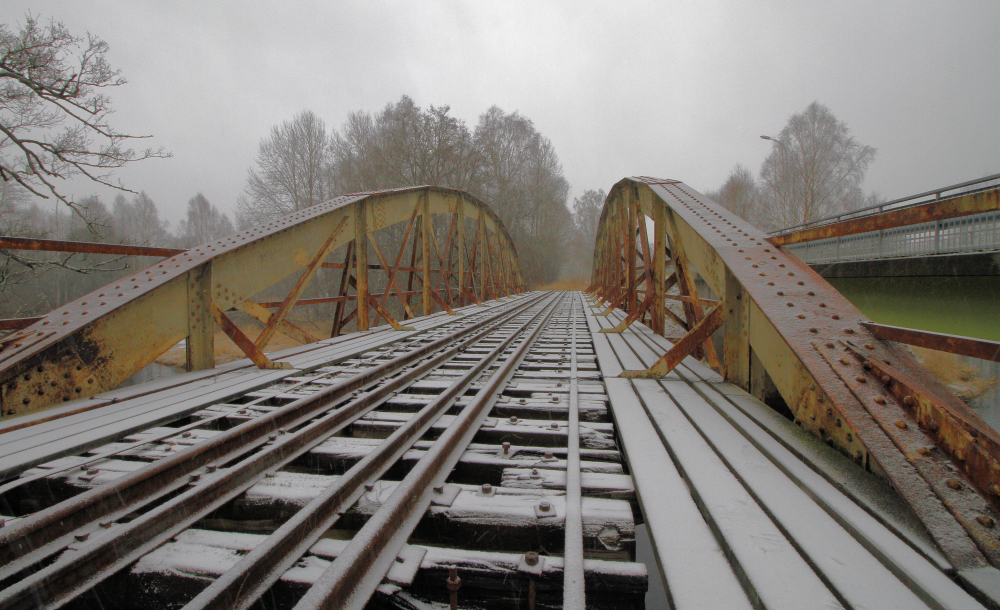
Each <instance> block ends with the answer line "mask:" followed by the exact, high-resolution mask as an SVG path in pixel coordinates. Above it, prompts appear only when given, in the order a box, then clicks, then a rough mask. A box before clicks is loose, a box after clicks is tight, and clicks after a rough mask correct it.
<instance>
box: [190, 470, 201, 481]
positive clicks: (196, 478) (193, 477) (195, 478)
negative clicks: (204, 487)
mask: <svg viewBox="0 0 1000 610" xmlns="http://www.w3.org/2000/svg"><path fill="white" fill-rule="evenodd" d="M200 478H201V475H200V474H199V473H197V472H192V473H191V480H192V481H197V480H198V479H200Z"/></svg>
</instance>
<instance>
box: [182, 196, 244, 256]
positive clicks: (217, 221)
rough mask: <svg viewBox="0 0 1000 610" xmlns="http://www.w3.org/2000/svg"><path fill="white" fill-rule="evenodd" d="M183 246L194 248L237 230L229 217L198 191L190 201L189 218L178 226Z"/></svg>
mask: <svg viewBox="0 0 1000 610" xmlns="http://www.w3.org/2000/svg"><path fill="white" fill-rule="evenodd" d="M178 232H179V234H180V235H179V239H180V241H181V244H182V247H184V248H193V247H195V246H199V245H201V244H204V243H208V242H210V241H215V240H216V239H219V238H222V237H225V236H227V235H232V234H233V233H235V232H236V230H235V229H234V228H233V223H232V222H231V221H230V220H229V217H228V216H226V215H225V214H223V213H221V212H219V210H218V208H216V207H215V206H214V205H212V204H210V203H209V202H208V200H207V199H205V196H204V195H202V194H201V193H198V194H197V195H195V196H194V197H192V198H191V199H190V200H189V201H188V209H187V219H186V220H182V221H181V222H180V226H178Z"/></svg>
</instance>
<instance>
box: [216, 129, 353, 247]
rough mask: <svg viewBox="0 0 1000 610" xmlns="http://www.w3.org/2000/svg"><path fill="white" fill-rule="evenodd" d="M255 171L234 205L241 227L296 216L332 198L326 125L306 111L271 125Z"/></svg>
mask: <svg viewBox="0 0 1000 610" xmlns="http://www.w3.org/2000/svg"><path fill="white" fill-rule="evenodd" d="M256 164H257V168H256V169H253V168H251V169H250V170H249V171H248V175H247V184H246V186H245V187H244V189H243V194H242V195H240V197H239V200H238V201H237V204H236V219H237V222H238V223H239V226H240V227H241V228H246V227H249V226H253V225H257V224H260V223H263V222H265V221H268V220H271V219H274V218H278V217H281V216H284V215H286V214H291V213H293V212H297V211H299V210H302V209H304V208H307V207H309V206H311V205H316V204H317V203H322V202H323V201H326V200H327V199H330V198H331V197H332V196H333V192H332V189H331V184H330V175H331V174H330V140H329V138H328V136H327V132H326V125H324V124H323V121H321V120H320V119H319V118H318V117H317V116H316V115H315V114H313V113H312V112H311V111H308V110H306V111H303V112H300V113H299V114H297V115H295V117H294V118H293V119H292V120H291V121H285V122H284V123H282V124H281V125H275V126H274V127H273V128H272V129H271V135H270V136H268V137H267V138H264V139H263V140H261V142H260V149H259V150H258V152H257V159H256Z"/></svg>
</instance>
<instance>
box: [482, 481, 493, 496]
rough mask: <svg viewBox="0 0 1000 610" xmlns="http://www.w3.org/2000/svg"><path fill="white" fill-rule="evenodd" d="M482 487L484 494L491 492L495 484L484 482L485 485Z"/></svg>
mask: <svg viewBox="0 0 1000 610" xmlns="http://www.w3.org/2000/svg"><path fill="white" fill-rule="evenodd" d="M480 489H481V490H482V492H483V493H484V494H489V493H491V492H492V491H493V486H492V485H490V484H489V483H483V486H482V487H481V488H480Z"/></svg>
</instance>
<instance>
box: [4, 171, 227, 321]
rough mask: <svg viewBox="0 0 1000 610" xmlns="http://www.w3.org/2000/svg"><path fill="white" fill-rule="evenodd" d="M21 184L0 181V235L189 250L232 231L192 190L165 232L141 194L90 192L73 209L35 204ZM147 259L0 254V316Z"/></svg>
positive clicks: (88, 287) (45, 304) (70, 295)
mask: <svg viewBox="0 0 1000 610" xmlns="http://www.w3.org/2000/svg"><path fill="white" fill-rule="evenodd" d="M39 201H42V200H40V199H38V198H37V197H34V196H32V195H31V194H30V193H29V192H27V191H26V190H25V189H23V188H21V187H20V186H18V185H16V184H14V183H12V182H5V183H2V186H0V235H3V236H5V237H29V238H37V239H54V240H64V241H82V242H101V243H109V244H128V245H135V246H156V247H164V248H171V247H173V248H190V247H193V246H195V245H198V244H202V243H205V242H208V241H213V240H216V239H219V238H220V237H224V236H226V235H230V234H232V233H234V232H235V229H234V227H233V223H232V221H231V220H230V219H229V218H228V217H227V216H226V215H225V214H223V213H221V212H220V211H219V210H218V208H216V207H215V206H214V205H212V204H211V203H209V202H208V200H206V199H205V197H204V196H203V195H202V194H201V193H198V194H197V195H195V196H194V197H192V198H191V199H190V200H189V201H188V204H187V216H186V217H185V219H184V220H182V221H180V222H179V223H178V225H177V227H176V228H175V230H173V231H171V230H170V227H169V225H168V223H167V221H165V220H163V219H161V218H160V211H159V209H158V207H157V205H156V203H155V202H154V201H153V200H152V199H151V198H150V197H149V196H148V195H147V194H146V193H145V192H140V193H138V194H137V195H134V196H131V197H127V196H126V195H125V194H120V195H118V196H117V197H115V199H114V201H113V202H111V204H110V205H108V204H107V203H105V202H104V201H103V200H102V199H101V198H100V197H98V196H96V195H92V196H90V197H87V198H84V199H82V200H80V201H78V202H77V205H76V211H75V212H74V211H72V210H70V209H68V208H67V207H66V206H64V205H62V204H59V203H56V204H55V205H54V206H53V207H50V206H45V207H42V205H40V204H39ZM152 260H153V259H150V258H149V257H133V256H111V255H102V254H63V253H56V252H34V251H27V250H7V251H4V252H3V253H2V256H0V316H2V317H4V318H11V317H24V316H34V315H39V314H42V313H45V312H48V311H50V310H52V309H54V308H56V307H58V306H60V305H62V304H63V303H66V302H68V301H71V300H73V299H76V298H78V297H80V296H82V295H84V294H87V293H88V292H90V291H92V290H94V289H96V288H99V287H100V286H103V285H105V284H107V283H108V282H112V281H114V280H116V279H118V278H119V277H123V276H125V275H127V274H129V273H132V272H134V270H135V269H137V268H142V267H145V266H146V265H148V264H150V263H151V262H152Z"/></svg>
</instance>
